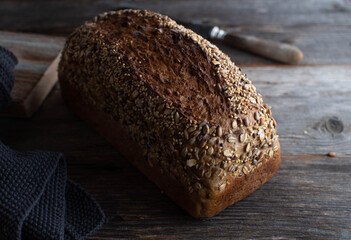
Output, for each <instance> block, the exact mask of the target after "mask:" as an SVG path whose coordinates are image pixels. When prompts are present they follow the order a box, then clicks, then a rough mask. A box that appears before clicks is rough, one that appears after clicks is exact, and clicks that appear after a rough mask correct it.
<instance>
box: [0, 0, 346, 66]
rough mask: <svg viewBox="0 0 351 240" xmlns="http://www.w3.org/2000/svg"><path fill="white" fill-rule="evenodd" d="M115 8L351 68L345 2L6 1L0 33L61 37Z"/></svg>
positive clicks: (246, 61)
mask: <svg viewBox="0 0 351 240" xmlns="http://www.w3.org/2000/svg"><path fill="white" fill-rule="evenodd" d="M119 7H136V8H146V9H150V10H154V11H159V12H161V13H163V14H168V15H169V16H171V17H173V18H175V19H180V20H183V21H195V22H205V23H209V24H217V25H219V26H226V27H227V29H229V30H232V31H236V32H241V33H242V34H252V35H254V36H257V37H261V38H264V39H272V40H275V41H282V42H288V43H291V44H294V45H296V46H297V47H299V48H300V49H301V50H302V51H303V53H304V59H303V60H302V61H301V62H300V63H299V65H306V64H307V65H309V64H351V48H350V44H351V40H350V39H351V38H350V37H349V36H350V35H351V27H350V25H351V18H350V17H349V16H350V13H351V1H349V0H347V1H339V0H323V1H321V0H296V1H279V0H265V1H247V0H236V1H231V0H219V1H211V0H205V1H199V0H197V1H185V0H182V1H175V0H173V1H50V2H46V1H21V2H18V1H13V2H12V1H7V2H0V20H1V21H0V30H1V29H3V30H4V29H5V30H11V31H25V32H37V33H45V34H55V35H56V34H61V35H64V36H67V35H68V34H69V33H71V32H72V31H73V30H74V28H76V27H77V26H79V25H81V24H82V23H83V22H84V21H86V20H89V19H92V18H93V17H94V16H95V15H97V14H99V13H101V12H104V11H110V10H115V9H118V8H119ZM0 37H1V34H0ZM50 44H53V43H52V42H51V43H50ZM53 45H55V44H53ZM61 46H62V42H61ZM220 48H221V49H223V50H224V52H225V53H227V54H228V55H229V56H230V57H231V58H232V60H233V61H235V62H236V63H238V64H239V65H267V64H268V65H271V64H277V63H276V62H273V61H270V60H266V59H264V58H261V57H258V56H254V55H252V54H250V53H246V52H243V51H241V50H237V49H232V48H230V47H227V46H224V45H220ZM56 49H57V46H53V48H52V49H51V50H50V51H53V50H56ZM56 53H57V52H56Z"/></svg>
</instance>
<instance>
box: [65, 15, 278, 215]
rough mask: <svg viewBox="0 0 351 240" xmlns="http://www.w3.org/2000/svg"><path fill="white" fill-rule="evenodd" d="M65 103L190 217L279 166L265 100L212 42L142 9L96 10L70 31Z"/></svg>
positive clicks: (211, 210) (235, 196)
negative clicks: (92, 16) (79, 25)
mask: <svg viewBox="0 0 351 240" xmlns="http://www.w3.org/2000/svg"><path fill="white" fill-rule="evenodd" d="M59 80H60V85H61V89H62V95H63V98H64V100H65V102H66V103H67V104H68V105H69V106H70V107H71V108H72V109H73V110H74V111H75V112H76V113H77V114H78V115H79V116H80V117H81V118H82V119H83V120H85V121H86V122H88V123H89V124H90V125H91V126H92V127H93V128H94V129H96V130H97V131H98V132H99V133H100V134H101V135H103V136H104V137H105V138H106V139H107V140H108V141H109V142H110V143H111V144H113V145H114V146H115V147H116V148H117V149H118V150H119V151H120V152H121V153H122V154H123V155H124V156H125V157H126V158H127V159H128V160H130V161H131V162H132V163H133V164H134V165H135V166H136V167H137V168H138V169H139V170H140V171H141V172H143V173H144V174H145V175H146V176H147V177H148V178H149V179H150V180H151V181H153V182H154V183H155V184H156V185H157V186H159V187H160V188H161V189H162V190H163V191H164V192H165V193H166V194H167V195H168V196H169V197H170V198H171V199H173V200H174V201H175V202H176V203H178V204H179V205H180V206H181V207H183V208H184V209H185V210H187V211H188V212H189V213H190V214H191V215H193V216H194V217H210V216H213V215H215V214H217V213H219V212H220V211H221V210H223V209H224V208H226V207H227V206H229V205H232V204H233V203H235V202H237V201H239V200H241V199H243V198H244V197H246V196H247V195H249V194H250V193H252V192H253V191H255V190H256V189H257V188H259V187H260V186H261V185H262V184H263V183H265V182H266V181H267V180H268V179H269V178H271V177H272V176H273V175H274V173H275V172H276V171H277V169H278V167H279V163H280V145H279V141H278V135H277V132H276V122H275V120H274V119H273V117H272V115H271V111H270V108H269V107H268V106H267V105H265V104H263V103H262V97H261V95H260V94H257V92H256V89H255V87H254V86H253V85H252V83H251V81H250V80H249V79H248V78H247V76H246V75H245V74H243V73H242V71H241V70H240V68H239V67H237V66H236V65H235V64H234V63H233V62H231V61H230V59H229V57H228V56H227V55H225V54H224V53H222V52H221V51H220V50H219V49H218V48H217V47H216V46H215V45H213V44H211V43H210V42H209V41H207V40H206V39H204V38H202V37H201V36H199V35H197V34H195V33H194V32H193V31H191V30H189V29H186V28H184V27H183V26H181V25H178V24H177V23H176V22H175V21H173V20H171V19H170V18H169V17H167V16H163V15H161V14H158V13H154V12H150V11H140V10H123V11H117V12H108V13H103V14H101V15H99V16H97V17H96V18H95V19H94V20H93V21H89V22H86V23H85V24H84V25H83V26H81V27H79V28H78V29H76V30H75V31H74V32H73V33H72V34H71V35H70V37H69V38H68V40H67V42H66V45H65V48H64V50H63V52H62V58H61V62H60V64H59Z"/></svg>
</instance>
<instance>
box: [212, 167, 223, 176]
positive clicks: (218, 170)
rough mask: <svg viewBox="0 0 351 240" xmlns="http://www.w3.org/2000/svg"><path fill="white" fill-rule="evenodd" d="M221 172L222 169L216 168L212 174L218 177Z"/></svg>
mask: <svg viewBox="0 0 351 240" xmlns="http://www.w3.org/2000/svg"><path fill="white" fill-rule="evenodd" d="M222 173H223V169H221V168H217V169H216V171H215V172H214V175H215V176H217V177H219V176H220V175H222Z"/></svg>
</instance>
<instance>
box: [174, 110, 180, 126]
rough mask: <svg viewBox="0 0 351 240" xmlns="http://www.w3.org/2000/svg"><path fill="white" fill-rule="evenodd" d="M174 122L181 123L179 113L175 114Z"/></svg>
mask: <svg viewBox="0 0 351 240" xmlns="http://www.w3.org/2000/svg"><path fill="white" fill-rule="evenodd" d="M174 120H175V122H176V123H178V122H179V113H178V112H176V113H175V115H174Z"/></svg>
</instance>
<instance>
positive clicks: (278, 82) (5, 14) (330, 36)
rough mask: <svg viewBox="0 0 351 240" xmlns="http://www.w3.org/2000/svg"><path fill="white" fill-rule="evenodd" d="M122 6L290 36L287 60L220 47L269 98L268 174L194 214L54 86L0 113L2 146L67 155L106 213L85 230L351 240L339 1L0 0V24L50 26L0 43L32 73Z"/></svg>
mask: <svg viewBox="0 0 351 240" xmlns="http://www.w3.org/2000/svg"><path fill="white" fill-rule="evenodd" d="M213 2H215V3H213ZM121 6H123V7H126V6H127V7H138V8H147V9H150V10H156V11H159V12H161V13H164V14H168V15H170V16H172V17H174V18H177V19H182V20H188V21H189V20H203V21H207V22H210V23H213V24H218V25H221V26H226V27H228V28H229V29H231V30H232V31H238V32H244V33H249V34H254V35H256V36H260V37H263V38H268V39H275V40H279V41H283V42H289V43H292V44H295V45H297V46H298V47H300V48H301V49H302V51H303V52H304V54H305V58H304V60H303V61H302V62H300V63H299V64H297V65H289V66H288V65H281V64H278V63H276V62H272V61H269V60H265V59H262V58H260V57H256V56H253V55H250V54H248V53H245V52H242V51H240V50H236V49H231V48H228V47H225V46H220V48H222V50H223V51H224V52H225V53H227V54H228V55H229V56H230V57H231V58H232V60H233V61H234V62H235V63H236V64H238V65H239V66H242V69H243V70H244V72H245V73H247V75H248V76H249V78H250V79H251V80H252V81H253V82H254V84H255V86H256V87H257V89H258V92H260V93H261V94H262V95H263V99H264V101H265V102H266V103H268V104H269V105H271V106H272V110H273V115H274V117H275V118H276V120H277V122H278V133H279V135H280V140H281V145H282V154H283V156H282V162H281V167H280V169H279V171H278V173H277V174H276V175H275V176H274V177H273V178H272V179H271V180H270V181H269V182H268V183H266V184H265V185H264V186H262V187H261V188H260V189H259V190H258V191H256V192H255V193H253V194H252V195H250V196H249V197H247V198H246V199H244V200H242V201H241V202H239V203H237V204H235V205H234V206H232V207H229V208H227V209H226V210H225V211H223V212H222V213H220V214H219V215H218V216H215V217H213V218H211V219H204V220H197V219H193V218H192V217H190V216H189V215H188V214H187V213H186V212H184V211H183V210H181V209H180V208H179V207H178V206H177V205H175V204H174V203H173V202H172V201H171V200H169V199H168V198H167V197H166V196H165V195H164V194H162V192H160V191H159V190H158V189H157V188H156V187H155V186H154V184H152V183H151V182H149V181H148V180H147V179H146V178H145V177H144V176H143V175H142V174H140V173H139V172H138V171H137V170H136V169H135V168H134V167H133V166H131V164H129V163H128V162H127V161H126V160H125V159H124V158H123V157H122V156H121V155H120V154H119V153H118V152H117V151H116V150H115V149H114V148H113V147H112V146H110V145H109V144H108V143H107V142H106V141H105V140H104V139H103V138H102V137H100V136H99V135H98V134H97V133H95V132H94V131H93V130H92V129H90V128H89V127H88V126H87V125H86V124H85V123H84V122H83V121H82V120H80V119H78V118H77V117H76V116H75V115H74V114H73V113H72V112H71V111H70V110H69V109H67V107H66V106H65V105H64V104H63V101H62V98H61V95H60V86H59V85H57V86H56V87H55V88H54V90H53V91H52V92H51V94H50V95H49V97H48V98H47V99H46V101H45V102H44V104H43V105H42V107H41V108H40V109H39V110H38V112H37V113H36V114H35V115H34V116H33V117H32V118H30V119H13V118H1V119H0V138H1V140H2V141H3V142H5V143H6V144H8V145H10V146H11V147H13V148H15V149H20V150H29V149H46V150H51V151H60V152H63V153H64V154H65V155H66V158H67V162H68V174H69V177H71V178H72V179H74V180H75V181H77V182H78V183H80V184H81V185H82V186H84V187H85V188H86V189H87V190H88V191H89V192H90V193H91V194H92V195H93V196H94V197H95V198H96V199H97V200H98V201H99V202H100V203H101V205H102V207H103V209H104V210H105V212H106V214H107V216H108V218H109V221H108V223H106V224H105V225H104V226H103V228H102V229H101V230H99V231H98V232H97V233H96V234H94V235H93V236H91V238H90V239H119V238H165V239H169V238H188V239H189V238H192V239H193V238H194V239H212V238H219V239H238V238H242V239H246V238H251V239H252V238H261V239H273V238H275V239H278V238H279V239H291V238H306V239H351V186H350V185H351V134H350V132H351V68H350V66H351V65H350V64H351V4H350V1H336V0H335V1H327V0H295V1H278V0H264V1H246V0H236V1H231V0H221V1H211V0H206V1H199V0H197V1H185V0H181V1H161V0H157V1H156V0H155V1H148V2H140V1H73V2H69V1H62V2H61V1H50V2H47V1H35V2H34V1H28V2H27V1H20V2H17V1H16V2H12V1H9V2H6V1H5V2H1V3H0V30H6V31H11V32H32V33H33V32H34V33H40V34H49V35H51V36H40V35H33V34H19V33H9V32H1V33H0V44H1V45H5V46H9V48H11V49H13V50H14V51H15V53H16V54H17V56H18V57H19V58H20V63H19V65H18V67H17V70H16V76H17V77H18V78H19V79H22V80H23V79H25V78H30V76H38V75H40V74H42V73H43V72H44V71H45V69H46V67H47V66H48V65H49V63H50V62H51V61H52V60H53V59H54V57H55V56H56V55H57V53H58V52H59V51H60V49H61V48H62V46H63V44H64V36H67V35H68V34H69V33H70V32H71V31H72V30H73V29H74V28H75V27H76V26H78V25H80V24H81V23H83V21H84V20H86V19H90V18H91V17H92V16H94V15H96V14H97V13H99V12H103V11H107V10H113V9H117V8H118V7H121ZM54 35H60V36H61V37H56V36H55V37H54ZM328 152H336V153H337V157H328V156H326V154H327V153H328Z"/></svg>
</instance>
